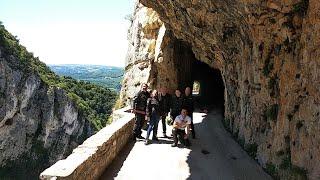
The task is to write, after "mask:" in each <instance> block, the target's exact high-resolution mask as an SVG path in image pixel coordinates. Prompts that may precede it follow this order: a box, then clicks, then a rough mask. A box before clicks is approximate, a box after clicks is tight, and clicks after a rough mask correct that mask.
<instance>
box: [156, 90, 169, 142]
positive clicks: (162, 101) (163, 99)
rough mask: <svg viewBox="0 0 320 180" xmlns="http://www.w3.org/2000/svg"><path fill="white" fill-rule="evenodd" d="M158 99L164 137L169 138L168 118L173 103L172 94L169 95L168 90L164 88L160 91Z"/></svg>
mask: <svg viewBox="0 0 320 180" xmlns="http://www.w3.org/2000/svg"><path fill="white" fill-rule="evenodd" d="M158 99H159V110H160V118H161V121H162V133H163V137H167V134H166V131H167V126H166V117H167V115H168V112H169V111H170V102H171V96H170V94H168V93H167V88H165V87H162V88H161V89H160V93H159V98H158Z"/></svg>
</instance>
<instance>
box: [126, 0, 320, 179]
mask: <svg viewBox="0 0 320 180" xmlns="http://www.w3.org/2000/svg"><path fill="white" fill-rule="evenodd" d="M140 3H142V4H143V5H144V6H146V7H144V6H142V5H141V4H138V3H137V5H136V8H135V13H134V18H133V23H132V26H131V28H130V30H129V35H128V36H129V42H130V45H129V52H128V59H127V66H126V70H127V71H126V75H125V78H124V82H123V88H122V92H121V98H122V100H123V102H124V103H128V102H129V100H128V99H130V97H132V96H133V94H134V93H135V92H137V90H138V89H139V86H138V85H139V83H141V82H147V83H149V84H150V85H151V87H152V88H158V87H160V86H167V87H168V88H169V90H170V91H171V92H172V90H174V89H175V88H177V87H179V86H181V85H180V84H181V83H182V82H183V83H184V84H190V83H188V82H187V80H184V79H183V78H184V77H185V76H183V77H179V76H180V75H179V74H181V72H182V71H181V69H183V68H181V66H184V65H185V64H188V62H189V60H188V58H187V57H191V56H186V55H185V54H187V53H190V52H187V51H186V50H187V49H189V50H192V53H193V54H194V58H195V59H197V60H199V61H202V62H204V63H206V64H208V65H209V66H210V67H211V68H214V69H218V70H220V72H221V74H222V79H223V82H224V86H225V93H224V96H225V97H224V100H225V103H224V107H225V124H226V126H227V128H229V129H230V131H231V132H232V134H233V135H234V136H235V137H236V138H237V139H238V140H239V142H240V143H241V144H243V145H244V148H245V149H247V150H252V151H254V154H255V158H256V159H257V160H258V162H259V163H260V164H261V165H262V166H263V167H265V168H266V169H267V171H269V172H270V173H273V174H274V175H275V176H278V177H280V178H283V179H285V178H289V179H290V178H293V179H294V178H303V177H304V175H305V173H306V174H307V176H308V178H309V179H319V178H320V173H319V172H320V163H319V161H320V135H319V134H320V72H319V69H320V48H319V47H320V38H319V37H320V18H319V17H320V14H319V12H320V3H319V1H317V0H291V1H287V0H278V1H274V0H267V1H260V0H238V1H235V0H201V1H200V0H192V1H190V0H175V1H158V0H140ZM147 7H148V8H147ZM151 8H152V9H151ZM153 10H154V11H156V12H157V13H154V11H153ZM157 18H159V19H157ZM164 28H165V30H163V29H164ZM163 31H165V32H163ZM179 49H180V50H182V52H179ZM184 56H185V57H184ZM183 57H184V58H183ZM141 67H144V68H141ZM184 71H186V72H187V71H188V69H187V68H184ZM199 73H201V72H199ZM182 74H183V73H182ZM186 74H187V73H185V75H186ZM167 77H168V78H169V80H167ZM185 78H186V79H188V77H185ZM186 82H187V83H186ZM304 170H306V171H304Z"/></svg>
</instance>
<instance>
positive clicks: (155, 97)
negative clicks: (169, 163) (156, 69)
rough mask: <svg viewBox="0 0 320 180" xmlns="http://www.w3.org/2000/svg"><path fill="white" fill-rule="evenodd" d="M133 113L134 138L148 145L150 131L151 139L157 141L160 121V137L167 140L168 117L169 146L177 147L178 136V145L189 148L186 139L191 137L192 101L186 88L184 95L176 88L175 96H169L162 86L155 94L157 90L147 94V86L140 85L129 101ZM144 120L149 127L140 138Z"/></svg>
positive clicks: (188, 88) (192, 127) (192, 130)
mask: <svg viewBox="0 0 320 180" xmlns="http://www.w3.org/2000/svg"><path fill="white" fill-rule="evenodd" d="M133 111H134V113H135V125H134V129H133V135H134V139H145V144H146V145H148V144H150V143H151V140H150V139H149V137H150V134H151V131H152V132H153V134H152V140H154V141H159V140H158V137H157V133H158V124H159V121H160V119H161V121H162V130H163V137H168V136H167V132H166V131H167V124H166V117H167V116H168V115H169V116H170V117H171V118H172V120H173V124H172V126H173V129H172V136H173V140H174V142H173V144H172V146H173V147H174V146H177V144H178V136H180V139H181V142H182V143H183V144H184V145H186V146H189V145H190V142H189V140H188V136H189V134H190V133H191V134H192V137H193V138H195V131H194V125H193V116H192V114H193V111H194V100H193V97H192V93H191V88H190V87H186V88H185V91H184V94H182V93H181V91H180V90H179V89H176V90H175V94H174V95H172V96H171V95H170V94H168V93H167V89H166V88H165V87H161V88H160V90H159V92H158V91H157V90H152V91H151V92H149V91H148V85H147V84H145V83H144V84H142V86H141V90H140V91H139V92H138V93H137V94H136V95H135V97H134V99H133ZM145 121H148V122H149V124H148V127H147V135H146V137H145V138H144V137H142V136H141V133H142V131H141V129H142V126H143V123H144V122H145Z"/></svg>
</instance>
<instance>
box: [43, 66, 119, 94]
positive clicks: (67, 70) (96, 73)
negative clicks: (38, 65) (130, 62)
mask: <svg viewBox="0 0 320 180" xmlns="http://www.w3.org/2000/svg"><path fill="white" fill-rule="evenodd" d="M48 66H49V67H50V69H51V70H52V71H54V72H55V73H57V74H58V75H60V76H70V77H72V78H75V79H78V80H83V81H88V82H92V83H94V84H98V85H101V86H104V87H108V88H110V89H113V90H115V91H118V92H119V91H120V89H121V81H122V78H123V74H124V68H121V67H115V66H105V65H90V64H57V65H56V64H49V65H48Z"/></svg>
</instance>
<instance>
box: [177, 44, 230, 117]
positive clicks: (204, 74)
mask: <svg viewBox="0 0 320 180" xmlns="http://www.w3.org/2000/svg"><path fill="white" fill-rule="evenodd" d="M174 59H175V62H176V67H177V69H178V82H179V85H178V88H179V89H180V90H182V92H184V89H185V87H187V86H189V87H193V84H194V82H197V83H199V85H200V91H199V94H197V95H194V97H195V101H196V103H195V105H196V108H200V109H201V108H221V110H222V111H224V88H225V87H224V82H223V79H222V75H221V72H220V70H218V69H214V68H212V67H210V66H209V65H208V64H206V63H204V62H202V61H199V60H198V59H196V57H195V55H194V53H193V51H192V47H191V46H190V45H189V44H188V43H187V42H184V41H181V40H177V41H176V42H175V44H174Z"/></svg>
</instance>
